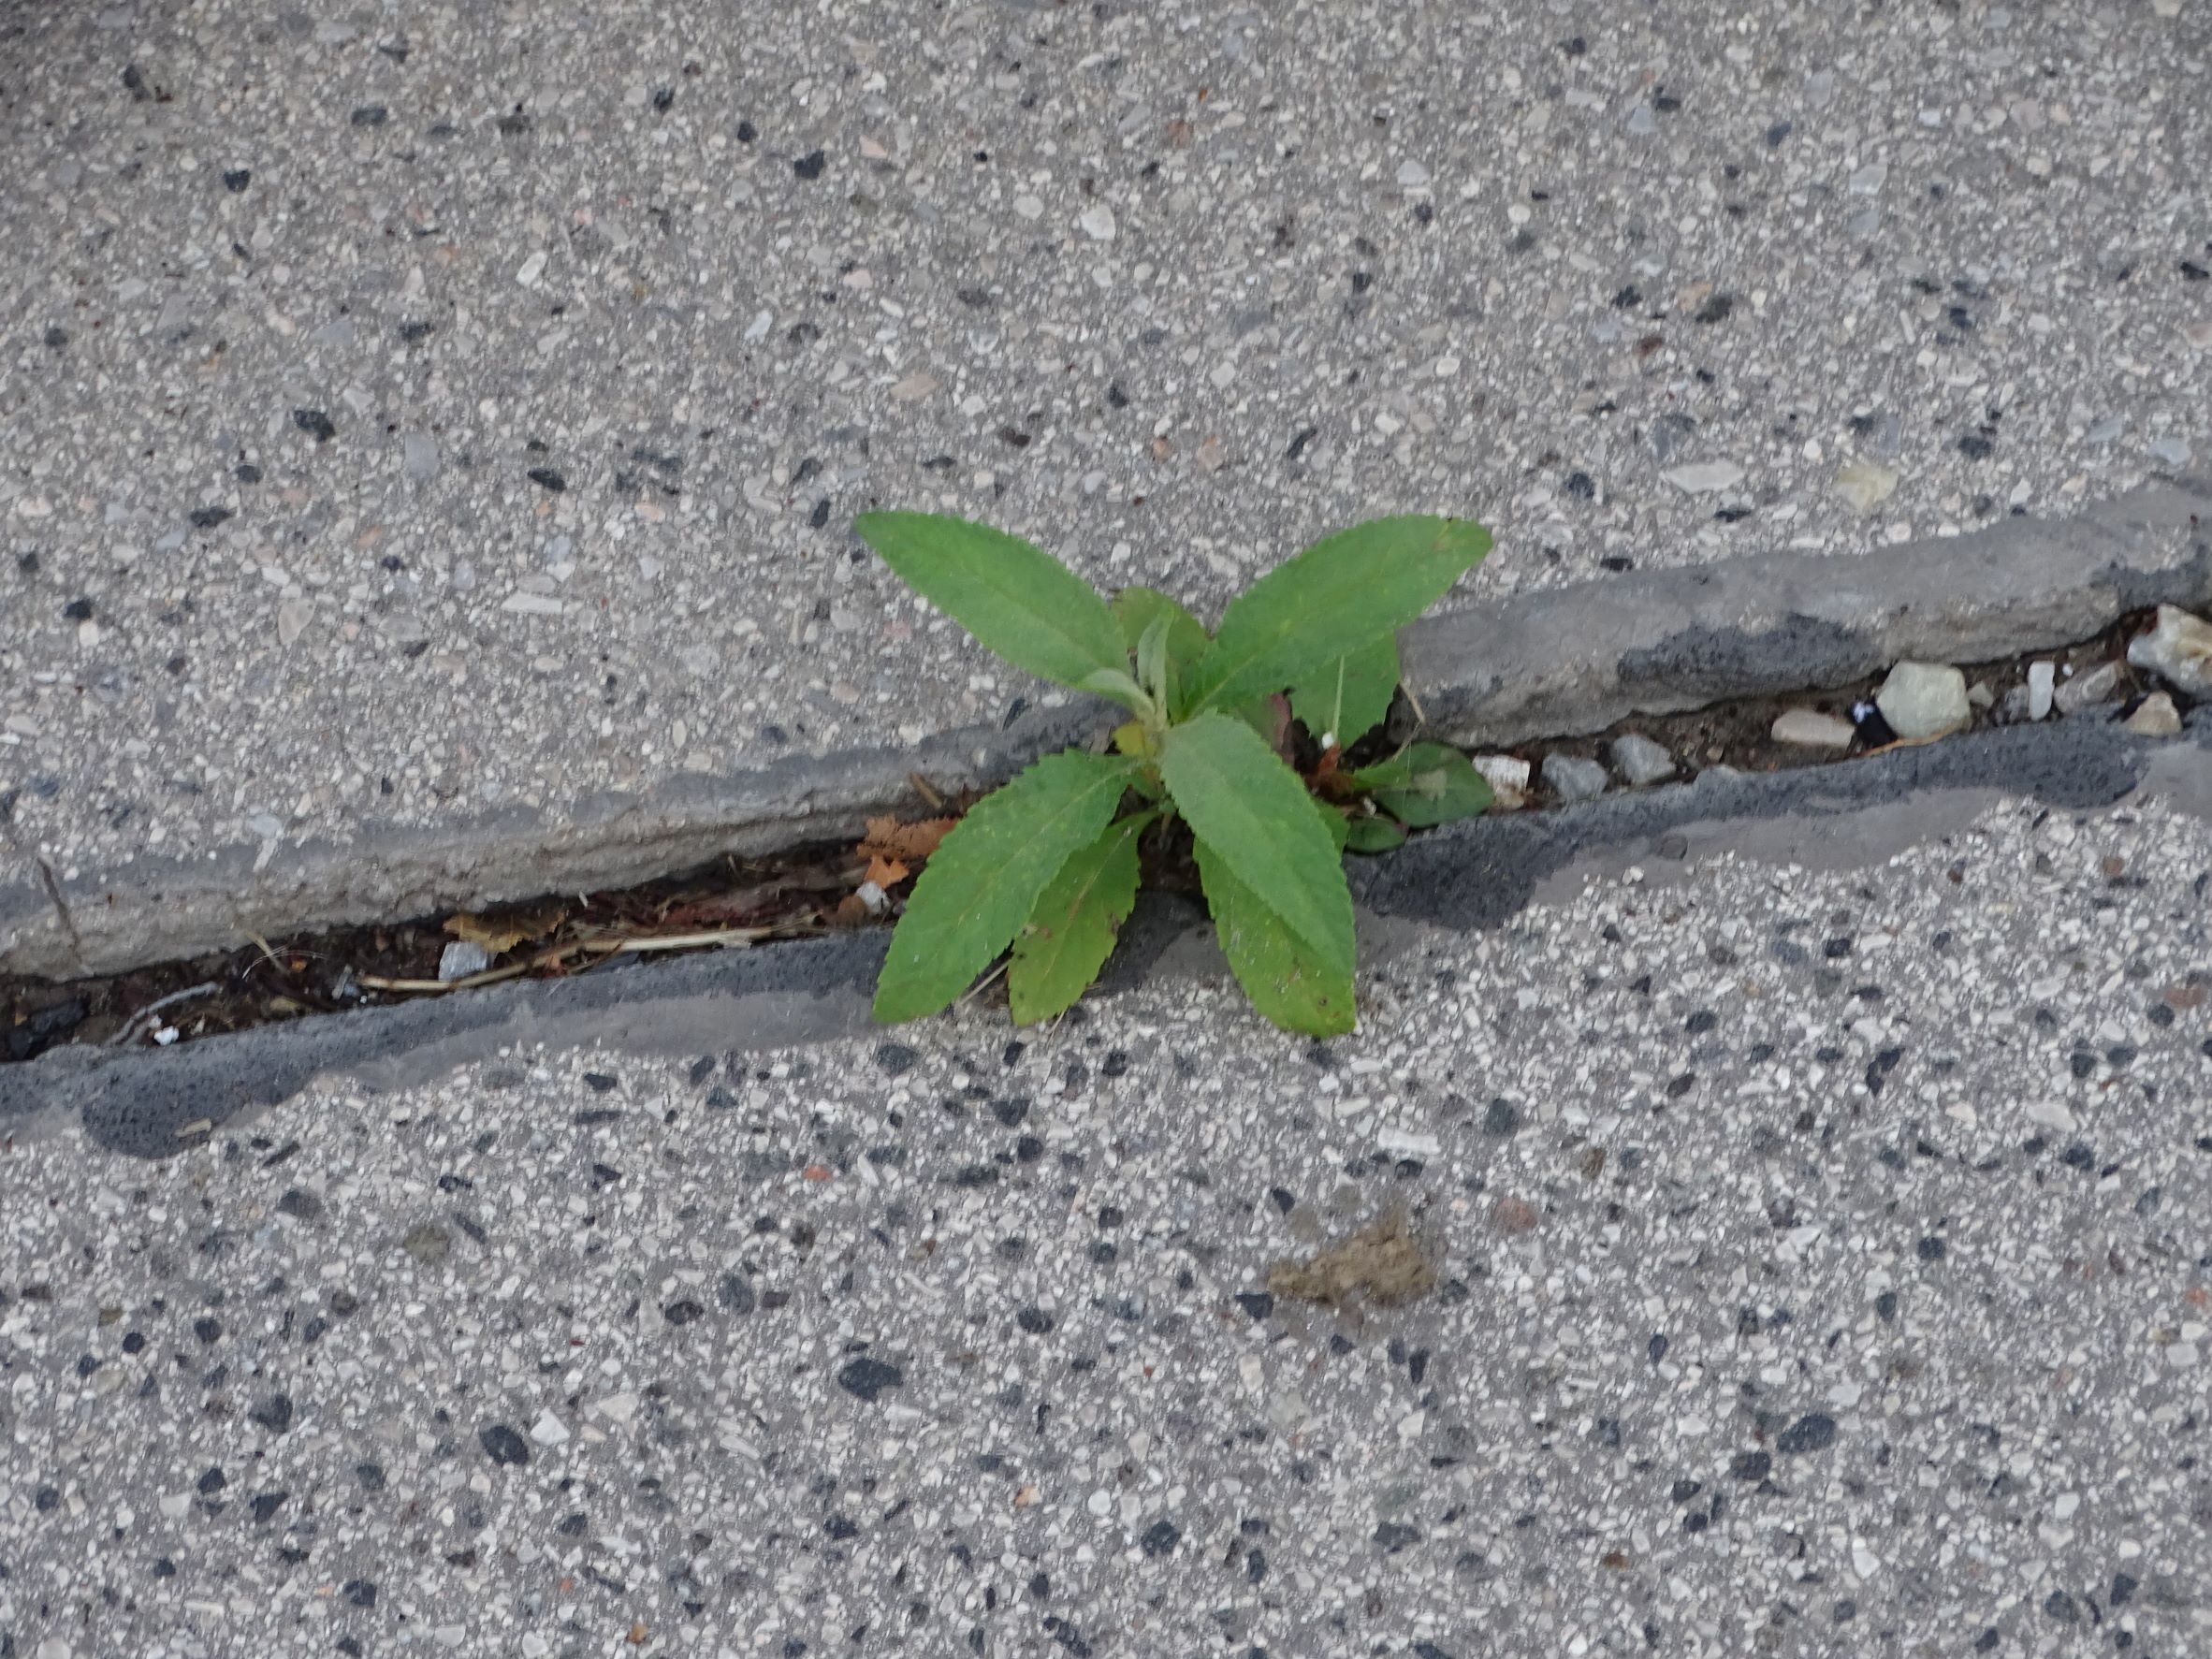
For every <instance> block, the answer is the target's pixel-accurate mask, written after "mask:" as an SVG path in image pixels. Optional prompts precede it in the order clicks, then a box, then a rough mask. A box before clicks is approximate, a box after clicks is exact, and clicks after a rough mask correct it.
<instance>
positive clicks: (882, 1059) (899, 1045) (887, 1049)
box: [876, 1042, 922, 1077]
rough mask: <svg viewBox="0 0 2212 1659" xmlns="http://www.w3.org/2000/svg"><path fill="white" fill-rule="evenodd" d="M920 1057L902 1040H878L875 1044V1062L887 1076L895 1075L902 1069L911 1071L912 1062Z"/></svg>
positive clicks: (912, 1067)
mask: <svg viewBox="0 0 2212 1659" xmlns="http://www.w3.org/2000/svg"><path fill="white" fill-rule="evenodd" d="M921 1057H922V1056H921V1055H919V1054H917V1053H916V1052H915V1051H914V1050H912V1049H910V1048H909V1047H908V1046H907V1045H906V1044H905V1043H903V1042H879V1043H878V1044H877V1045H876V1064H877V1065H878V1066H879V1067H880V1068H881V1069H882V1070H883V1072H884V1074H885V1075H886V1076H889V1077H896V1076H897V1075H898V1074H899V1073H900V1072H902V1071H911V1070H913V1069H914V1062H915V1061H916V1060H919V1059H920V1058H921Z"/></svg>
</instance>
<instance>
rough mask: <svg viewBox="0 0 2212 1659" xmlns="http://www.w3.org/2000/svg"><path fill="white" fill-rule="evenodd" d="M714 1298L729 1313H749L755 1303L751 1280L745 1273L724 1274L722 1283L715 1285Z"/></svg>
mask: <svg viewBox="0 0 2212 1659" xmlns="http://www.w3.org/2000/svg"><path fill="white" fill-rule="evenodd" d="M714 1299H715V1301H717V1302H720V1303H721V1307H722V1311H723V1312H724V1313H728V1314H740V1315H742V1314H749V1313H751V1312H752V1310H753V1307H754V1305H755V1302H754V1299H753V1293H752V1284H751V1281H750V1280H749V1279H747V1278H746V1276H745V1275H744V1274H743V1273H724V1274H722V1278H721V1283H720V1284H719V1285H717V1286H716V1287H715V1291H714Z"/></svg>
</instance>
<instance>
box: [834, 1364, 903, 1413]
mask: <svg viewBox="0 0 2212 1659" xmlns="http://www.w3.org/2000/svg"><path fill="white" fill-rule="evenodd" d="M906 1380H907V1374H906V1373H905V1372H903V1371H901V1370H900V1369H899V1368H898V1367H897V1366H895V1365H893V1364H891V1363H890V1362H889V1361H883V1360H879V1359H877V1358H876V1357H875V1356H874V1355H872V1354H863V1355H861V1356H860V1357H859V1358H858V1359H856V1360H849V1361H846V1363H845V1364H844V1366H843V1367H842V1368H841V1369H840V1370H839V1371H838V1373H837V1387H839V1388H840V1389H843V1390H845V1391H846V1392H847V1393H848V1394H851V1396H852V1397H853V1398H854V1399H855V1400H858V1401H861V1402H862V1403H863V1404H868V1405H873V1404H875V1403H876V1402H877V1401H878V1400H880V1399H881V1398H882V1396H883V1394H884V1393H885V1392H886V1391H887V1390H892V1389H897V1388H903V1387H905V1386H906Z"/></svg>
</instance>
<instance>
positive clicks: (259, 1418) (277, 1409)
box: [249, 1393, 292, 1434]
mask: <svg viewBox="0 0 2212 1659" xmlns="http://www.w3.org/2000/svg"><path fill="white" fill-rule="evenodd" d="M249 1415H250V1416H251V1417H252V1418H253V1419H254V1420H255V1422H257V1423H259V1424H260V1425H261V1426H262V1427H263V1428H265V1429H267V1430H268V1431H269V1433H271V1434H282V1433H284V1431H285V1430H286V1429H289V1428H290V1427H291V1426H292V1396H291V1395H289V1394H282V1393H279V1394H271V1395H269V1398H268V1399H266V1400H264V1401H263V1402H262V1403H261V1404H259V1405H256V1406H255V1408H254V1409H253V1411H252V1412H251V1413H250V1414H249Z"/></svg>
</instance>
